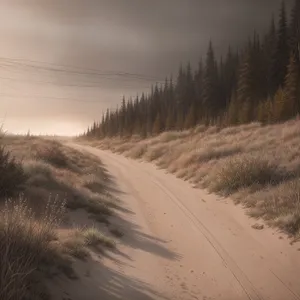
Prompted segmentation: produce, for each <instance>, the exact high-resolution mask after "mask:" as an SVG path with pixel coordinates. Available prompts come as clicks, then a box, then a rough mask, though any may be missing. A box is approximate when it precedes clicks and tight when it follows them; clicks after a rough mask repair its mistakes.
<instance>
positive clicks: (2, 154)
mask: <svg viewBox="0 0 300 300" xmlns="http://www.w3.org/2000/svg"><path fill="white" fill-rule="evenodd" d="M0 144H1V148H0V174H1V176H0V256H1V260H0V299H1V300H14V299H28V300H29V299H30V300H35V299H50V294H51V293H50V292H49V291H48V290H47V285H48V282H49V281H51V278H55V277H57V276H67V278H69V279H76V278H77V277H78V276H77V275H78V274H77V273H76V270H75V269H74V268H73V263H74V261H75V260H78V259H80V260H85V259H87V258H88V257H89V256H90V252H91V251H96V252H97V249H98V250H100V249H102V248H103V247H105V248H114V247H115V241H114V238H113V234H112V232H113V233H115V232H117V233H119V232H120V231H118V229H117V228H115V227H114V226H113V225H112V224H110V220H109V217H110V216H111V215H113V214H114V210H115V209H116V208H117V207H118V199H117V198H116V197H114V196H113V194H112V193H111V191H110V186H111V179H110V177H109V174H107V172H106V170H105V169H104V167H103V166H102V164H101V161H99V160H98V159H96V158H95V157H93V156H89V155H88V154H85V153H81V152H79V151H76V150H73V149H71V148H68V147H66V146H64V145H62V144H61V143H59V142H58V141H52V140H47V139H42V138H36V137H29V136H28V137H25V136H24V137H23V136H4V137H1V140H0Z"/></svg>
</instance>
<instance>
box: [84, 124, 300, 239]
mask: <svg viewBox="0 0 300 300" xmlns="http://www.w3.org/2000/svg"><path fill="white" fill-rule="evenodd" d="M88 143H89V144H91V145H93V146H94V147H100V148H101V149H109V150H111V151H113V152H116V153H122V154H123V155H125V156H127V157H129V158H133V159H142V160H146V161H149V162H153V163H155V164H156V165H157V166H158V167H160V168H163V169H167V170H168V171H169V172H171V173H174V174H175V175H176V176H177V177H180V178H182V179H184V180H188V181H189V182H191V183H192V184H193V185H194V186H195V187H199V188H207V189H208V190H209V191H211V192H216V193H219V194H221V195H223V196H225V197H226V196H231V198H233V199H234V200H235V201H236V202H237V203H242V204H243V205H244V206H245V207H246V208H247V212H248V213H249V214H250V216H252V217H254V218H262V219H264V220H265V221H266V222H267V223H268V224H269V225H271V226H277V227H279V228H280V229H281V230H283V231H284V232H286V233H287V234H289V235H291V236H294V237H298V236H299V234H300V155H299V154H300V121H299V120H292V121H289V122H286V123H284V124H278V125H268V126H262V125H261V124H259V123H251V124H249V125H242V126H238V127H228V128H221V127H217V126H213V127H206V126H202V125H201V126H198V127H195V128H194V129H191V130H186V131H181V132H177V131H170V132H165V133H162V134H161V135H159V136H156V137H153V138H148V139H142V138H140V137H139V136H134V137H132V138H131V139H127V138H106V139H103V140H101V141H98V140H92V141H89V142H88ZM199 201H200V199H199Z"/></svg>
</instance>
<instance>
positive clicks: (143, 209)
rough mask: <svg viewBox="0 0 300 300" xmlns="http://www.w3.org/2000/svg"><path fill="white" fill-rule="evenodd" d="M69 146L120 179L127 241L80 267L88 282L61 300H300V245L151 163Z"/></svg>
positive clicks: (67, 288) (68, 288) (120, 218)
mask: <svg viewBox="0 0 300 300" xmlns="http://www.w3.org/2000/svg"><path fill="white" fill-rule="evenodd" d="M69 145H72V146H73V147H74V148H76V149H81V150H86V151H88V152H90V153H92V154H95V155H97V156H100V157H101V160H102V161H103V162H104V164H105V165H106V167H107V169H108V171H109V172H110V174H111V175H112V176H113V177H114V180H115V182H116V184H117V186H116V189H117V190H118V193H119V195H118V196H119V197H120V199H121V200H122V203H123V207H122V209H121V210H120V211H119V212H118V215H117V216H116V217H115V222H116V223H118V224H119V225H120V226H121V228H122V231H123V232H124V234H125V235H124V237H123V238H122V239H121V242H120V243H119V244H118V247H117V248H118V250H117V251H115V252H112V253H110V252H107V253H106V254H104V255H101V256H100V257H99V256H98V255H96V254H95V253H94V254H93V259H91V261H90V262H89V263H88V264H85V263H81V262H80V263H78V264H77V266H76V268H77V270H78V271H79V272H80V273H81V274H82V276H81V278H80V279H79V280H77V281H63V282H60V284H61V286H62V290H63V294H64V295H65V296H64V298H63V297H62V293H61V294H60V295H58V294H57V297H56V298H55V299H72V300H84V299H85V300H94V299H95V300H96V299H102V300H108V299H110V300H116V299H128V300H129V299H131V300H150V299H153V300H162V299H165V300H174V299H181V300H188V299H201V300H202V299H205V300H209V299H211V300H212V299H222V300H235V299H241V300H244V299H255V300H258V299H272V300H283V299H284V300H289V299H300V284H299V278H300V252H299V251H298V248H300V245H299V244H297V243H296V244H294V245H290V243H289V241H288V240H287V238H286V237H285V236H284V235H282V234H280V233H278V232H275V231H274V230H272V229H269V228H267V227H266V226H265V227H264V229H262V230H256V229H253V228H252V225H254V224H255V223H257V222H256V221H255V220H253V219H249V218H248V217H247V216H246V215H245V213H244V210H243V209H242V208H241V207H238V206H234V204H233V203H232V202H231V201H230V200H229V199H221V198H219V197H217V196H215V195H209V194H207V193H206V192H205V191H203V190H199V189H194V188H193V187H192V186H191V185H190V184H188V183H187V182H185V181H182V180H180V179H177V178H176V177H174V176H173V175H170V174H166V173H165V172H164V171H163V170H158V169H157V168H156V167H155V166H153V165H151V164H149V163H140V162H137V161H134V160H130V159H127V158H124V157H122V156H118V155H115V154H112V153H110V152H106V151H101V150H98V149H95V148H91V147H88V146H80V145H75V144H69ZM59 297H60V298H59Z"/></svg>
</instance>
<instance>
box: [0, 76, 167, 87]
mask: <svg viewBox="0 0 300 300" xmlns="http://www.w3.org/2000/svg"><path fill="white" fill-rule="evenodd" d="M0 79H3V80H8V81H16V82H27V83H34V84H40V83H42V84H50V85H54V86H61V87H79V88H100V86H99V84H100V85H101V83H100V82H93V83H95V84H64V83H60V82H54V81H43V80H29V79H19V78H13V77H3V76H0ZM156 83H163V82H162V81H161V82H156ZM122 87H124V86H122ZM126 87H129V86H126ZM143 88H150V86H147V87H143Z"/></svg>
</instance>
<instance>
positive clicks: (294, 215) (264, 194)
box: [243, 178, 300, 237]
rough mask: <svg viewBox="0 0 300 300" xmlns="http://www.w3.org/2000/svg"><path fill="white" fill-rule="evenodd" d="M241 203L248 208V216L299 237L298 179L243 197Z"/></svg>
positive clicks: (299, 196)
mask: <svg viewBox="0 0 300 300" xmlns="http://www.w3.org/2000/svg"><path fill="white" fill-rule="evenodd" d="M243 203H245V204H246V206H247V207H249V208H250V210H249V214H250V216H252V217H255V218H263V219H265V220H266V221H267V222H268V223H269V224H271V225H275V226H278V227H279V228H281V229H282V230H284V231H285V232H286V233H288V234H291V235H293V236H296V237H299V236H300V178H296V179H292V180H289V181H287V182H283V183H281V184H280V185H278V186H276V187H272V186H270V187H268V188H267V189H265V190H261V191H258V192H256V193H254V194H253V195H251V197H250V196H248V197H245V198H244V199H243Z"/></svg>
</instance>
